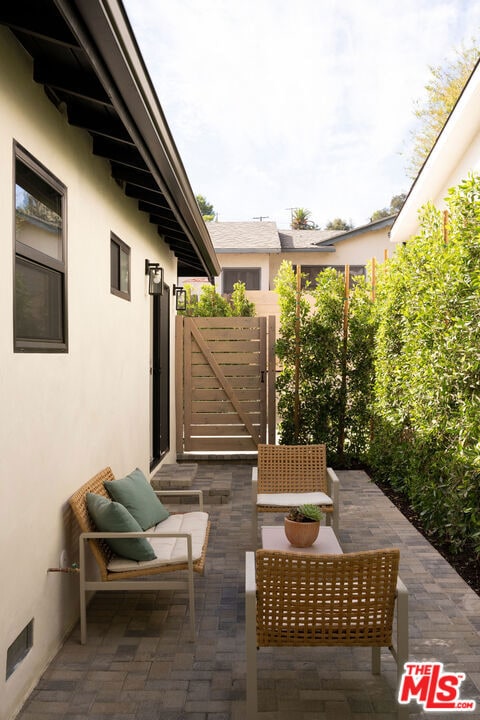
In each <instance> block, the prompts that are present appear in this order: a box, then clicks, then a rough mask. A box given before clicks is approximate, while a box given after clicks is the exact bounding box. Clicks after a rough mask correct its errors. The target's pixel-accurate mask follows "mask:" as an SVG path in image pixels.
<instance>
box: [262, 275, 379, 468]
mask: <svg viewBox="0 0 480 720" xmlns="http://www.w3.org/2000/svg"><path fill="white" fill-rule="evenodd" d="M276 290H277V293H278V295H279V305H280V333H279V339H278V341H277V346H276V352H277V356H278V357H279V359H280V360H281V362H282V370H281V372H280V374H279V377H278V379H277V392H278V410H279V415H280V418H281V421H280V428H279V429H280V437H281V442H282V443H285V444H292V443H300V444H303V443H307V444H308V443H317V442H318V443H325V444H326V445H327V452H328V457H329V462H331V463H332V464H335V465H342V466H348V465H349V464H350V463H351V462H352V461H358V459H359V458H361V457H364V456H365V454H366V452H367V449H368V441H369V433H370V407H371V399H370V395H371V392H372V388H373V375H372V372H373V334H372V333H373V328H374V314H373V308H372V303H371V299H370V292H371V291H370V288H368V286H367V283H366V282H365V280H364V279H363V278H358V279H355V284H354V288H353V290H352V292H351V293H350V297H349V306H348V309H349V312H348V319H349V326H348V332H347V334H346V335H345V332H344V330H345V328H344V307H345V281H344V278H343V275H342V274H341V273H339V272H337V271H336V270H334V269H333V268H328V269H326V270H324V271H323V272H321V273H320V274H319V275H318V277H317V279H316V287H315V288H314V289H313V290H312V291H310V290H309V287H308V283H307V286H306V288H305V289H304V290H300V292H298V293H297V282H296V276H295V272H294V270H293V268H292V266H291V264H290V263H287V262H284V263H283V264H282V266H281V267H280V271H279V273H278V275H277V278H276ZM307 294H309V295H311V297H312V301H311V302H309V301H308V299H307V297H306V296H307ZM297 367H298V373H297V370H296V368H297Z"/></svg>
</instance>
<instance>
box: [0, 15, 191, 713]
mask: <svg viewBox="0 0 480 720" xmlns="http://www.w3.org/2000/svg"><path fill="white" fill-rule="evenodd" d="M0 68H1V74H0V77H1V81H0V104H1V107H2V113H1V115H0V185H1V187H2V190H3V191H2V193H0V228H1V238H2V241H1V242H0V267H1V268H2V271H1V272H2V280H1V282H0V313H1V323H0V328H1V331H0V366H1V372H0V398H1V402H0V414H1V417H0V427H1V431H0V458H1V468H2V477H1V481H0V508H1V511H0V512H1V518H2V522H1V528H2V529H1V539H2V541H1V546H2V592H1V593H0V618H1V620H0V667H2V668H3V671H2V672H1V673H0V716H1V717H2V718H5V719H7V718H10V717H12V716H13V714H14V713H15V711H16V710H18V709H19V707H20V706H21V703H22V702H23V700H24V698H25V697H26V695H27V694H28V692H29V691H30V690H31V689H32V687H33V686H34V685H35V683H36V682H37V680H38V678H39V676H40V674H41V672H42V671H43V670H44V669H45V667H46V665H47V664H48V662H49V660H50V658H51V657H52V656H53V654H54V653H55V652H56V651H57V649H58V647H59V645H60V644H61V642H62V639H63V638H64V636H65V634H66V633H67V632H68V631H69V630H70V629H71V627H72V625H73V624H74V623H75V622H76V620H77V618H78V578H77V577H76V576H74V575H66V574H60V573H48V572H47V570H48V568H49V567H58V566H59V560H60V554H61V552H62V550H64V549H66V550H67V553H68V557H69V560H70V562H71V561H73V560H74V559H75V557H76V551H77V548H76V547H75V546H72V545H71V532H70V531H71V527H70V526H69V517H70V516H69V510H68V505H67V502H68V498H69V496H70V495H71V494H72V493H73V492H74V490H76V489H77V488H78V487H79V486H80V485H81V484H82V483H83V482H85V481H86V480H87V479H88V478H89V477H91V476H92V475H93V474H94V473H95V472H97V471H98V470H100V469H101V468H103V467H104V466H106V465H110V466H111V467H112V469H113V471H114V473H115V474H116V475H117V476H122V475H123V474H126V473H128V472H130V471H131V470H132V469H134V468H135V467H136V466H139V467H140V468H141V469H142V470H143V471H144V472H145V474H146V475H147V477H148V476H149V458H150V427H149V423H150V419H149V407H150V393H149V383H150V373H149V359H150V337H151V331H150V322H151V303H152V298H151V297H150V296H149V295H148V291H147V285H146V277H145V270H144V264H145V259H146V258H149V259H150V260H155V261H157V262H161V264H162V265H163V267H164V268H165V280H166V282H167V283H168V284H169V285H170V287H171V286H172V285H173V283H174V282H176V270H177V263H176V259H175V257H174V255H173V253H172V252H171V251H170V250H169V248H168V247H167V246H166V245H165V243H164V242H163V241H162V239H161V238H160V237H159V235H158V233H157V232H156V228H155V226H153V225H151V224H150V223H149V222H148V216H147V215H145V214H143V213H140V212H139V211H138V209H137V203H136V201H135V200H131V199H129V198H126V197H125V195H124V194H123V192H122V190H121V189H120V187H119V186H118V185H117V184H116V183H115V181H114V180H113V179H112V177H111V174H110V168H109V164H108V162H107V161H106V160H103V159H101V158H98V157H94V156H93V155H92V152H91V138H90V136H89V135H88V134H87V133H86V132H84V131H82V130H79V129H76V128H73V127H71V126H70V125H68V123H67V120H66V118H65V117H64V116H62V115H61V114H60V113H59V112H58V111H57V110H56V109H55V107H54V106H53V104H52V103H51V102H50V101H49V100H48V99H47V97H46V95H45V93H44V91H43V88H42V87H41V86H39V85H37V84H35V83H34V82H33V80H32V62H31V58H30V57H29V56H28V55H27V54H26V53H25V52H24V50H23V49H22V48H21V46H19V45H18V43H17V42H16V40H15V39H14V36H13V35H12V34H11V33H10V32H9V31H8V30H6V29H4V28H0ZM14 141H16V142H18V143H20V144H21V145H22V146H23V147H24V148H25V149H26V150H27V151H28V152H29V153H31V154H32V155H33V156H34V157H35V159H36V160H38V161H39V162H41V163H43V165H44V166H45V167H46V168H47V169H48V170H49V171H50V172H51V173H53V174H54V175H55V176H56V177H57V178H59V179H60V180H61V182H62V183H63V184H64V185H65V186H66V187H67V211H66V222H67V243H66V246H67V288H68V290H67V303H68V343H69V348H68V352H66V353H21V352H14V350H13V294H14V273H13V257H14V223H15V214H14V186H13V184H14V153H13V142H14ZM112 231H113V232H114V233H115V234H116V235H117V236H118V237H119V238H120V239H122V240H123V241H124V242H125V243H127V245H129V246H130V248H131V301H126V300H124V299H122V298H119V297H117V296H115V295H113V294H112V293H111V291H110V233H111V232H112ZM171 308H172V312H173V303H171ZM170 328H171V343H170V347H171V368H172V375H171V376H172V378H173V377H174V373H173V368H174V357H173V348H174V343H173V330H174V322H173V318H172V321H171V324H170ZM170 398H171V403H170V418H171V427H170V438H171V442H170V445H171V449H170V452H169V454H168V455H167V457H166V458H165V460H166V461H172V460H174V458H175V446H174V441H175V432H174V422H175V413H174V409H175V408H174V398H175V393H174V388H173V386H171V392H170ZM32 619H33V647H32V649H31V650H30V652H29V653H28V654H27V656H26V657H25V659H24V660H23V661H22V662H21V663H20V665H19V666H18V668H17V669H16V670H15V672H13V674H12V675H11V676H10V677H9V678H8V680H6V679H5V667H6V656H7V649H8V648H9V646H10V645H11V643H12V642H13V640H14V639H15V638H16V637H17V635H18V634H19V632H20V631H21V630H22V629H23V628H24V627H25V626H26V625H27V623H29V622H30V621H31V620H32Z"/></svg>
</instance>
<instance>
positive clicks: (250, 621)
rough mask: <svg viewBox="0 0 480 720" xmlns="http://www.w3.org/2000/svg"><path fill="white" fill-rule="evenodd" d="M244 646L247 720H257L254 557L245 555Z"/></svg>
mask: <svg viewBox="0 0 480 720" xmlns="http://www.w3.org/2000/svg"><path fill="white" fill-rule="evenodd" d="M245 579H246V583H245V644H246V660H247V720H257V717H258V715H257V712H258V711H257V708H258V680H257V618H256V588H255V555H254V553H252V552H247V553H246V566H245Z"/></svg>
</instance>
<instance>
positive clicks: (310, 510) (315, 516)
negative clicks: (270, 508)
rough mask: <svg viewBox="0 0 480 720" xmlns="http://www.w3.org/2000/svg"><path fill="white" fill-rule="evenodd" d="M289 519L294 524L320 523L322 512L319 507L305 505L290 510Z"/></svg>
mask: <svg viewBox="0 0 480 720" xmlns="http://www.w3.org/2000/svg"><path fill="white" fill-rule="evenodd" d="M287 517H288V519H289V520H293V521H294V522H320V520H321V518H322V511H321V510H320V508H319V507H318V506H317V505H311V504H310V503H305V504H304V505H298V507H292V508H290V510H289V511H288V515H287Z"/></svg>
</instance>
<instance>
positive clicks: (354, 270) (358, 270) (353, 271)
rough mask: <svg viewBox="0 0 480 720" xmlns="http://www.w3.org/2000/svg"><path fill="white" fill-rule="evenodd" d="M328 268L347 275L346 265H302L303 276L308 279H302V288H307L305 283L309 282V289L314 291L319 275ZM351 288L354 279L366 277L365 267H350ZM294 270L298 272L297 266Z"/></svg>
mask: <svg viewBox="0 0 480 720" xmlns="http://www.w3.org/2000/svg"><path fill="white" fill-rule="evenodd" d="M327 268H333V269H334V270H337V272H339V273H342V275H343V274H344V273H345V265H301V270H302V275H305V276H306V277H302V288H304V287H305V283H306V281H307V280H309V281H310V285H309V289H310V290H313V289H314V288H315V287H316V285H317V275H318V273H320V272H322V271H323V270H326V269H327ZM349 268H350V287H352V285H353V278H354V277H355V276H358V275H362V276H364V275H365V265H350V266H349ZM293 269H294V270H295V272H296V271H297V268H296V266H295V265H294V266H293Z"/></svg>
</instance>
